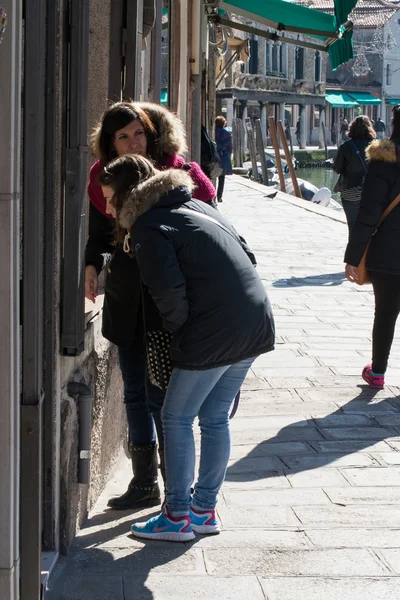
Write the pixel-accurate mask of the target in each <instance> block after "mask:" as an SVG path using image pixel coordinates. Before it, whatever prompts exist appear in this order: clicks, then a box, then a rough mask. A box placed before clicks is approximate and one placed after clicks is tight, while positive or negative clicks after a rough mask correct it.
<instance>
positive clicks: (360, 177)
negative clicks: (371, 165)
mask: <svg viewBox="0 0 400 600" xmlns="http://www.w3.org/2000/svg"><path fill="white" fill-rule="evenodd" d="M347 137H348V139H347V140H346V141H345V142H343V143H342V145H341V146H340V148H339V150H338V152H337V155H336V158H335V162H334V163H333V169H334V171H336V173H338V174H339V175H340V177H339V180H338V182H337V184H336V186H335V189H334V191H338V192H340V195H341V198H342V206H343V210H344V212H345V215H346V219H347V225H348V227H349V232H350V231H351V228H352V227H353V224H354V221H355V220H356V217H357V213H358V209H359V206H360V200H361V192H362V186H363V182H364V177H365V174H366V172H367V165H366V162H365V160H366V159H365V151H366V149H367V147H368V146H369V144H370V143H371V142H372V140H374V139H375V138H376V133H375V130H374V128H373V126H372V123H371V121H370V120H369V118H368V117H366V116H360V117H356V118H355V119H354V121H352V122H351V124H350V128H349V131H348V134H347Z"/></svg>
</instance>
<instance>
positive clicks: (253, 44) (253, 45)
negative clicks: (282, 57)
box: [249, 39, 258, 75]
mask: <svg viewBox="0 0 400 600" xmlns="http://www.w3.org/2000/svg"><path fill="white" fill-rule="evenodd" d="M249 73H251V74H252V75H256V74H257V73H258V40H255V39H252V40H250V60H249Z"/></svg>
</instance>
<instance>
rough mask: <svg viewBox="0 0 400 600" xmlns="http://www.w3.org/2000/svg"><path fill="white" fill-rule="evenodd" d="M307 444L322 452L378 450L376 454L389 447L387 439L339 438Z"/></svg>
mask: <svg viewBox="0 0 400 600" xmlns="http://www.w3.org/2000/svg"><path fill="white" fill-rule="evenodd" d="M309 445H310V446H311V447H312V448H314V450H316V451H317V452H323V453H325V452H328V453H335V452H338V453H347V452H349V453H352V452H374V453H376V452H379V455H377V456H380V454H381V453H382V451H383V452H385V451H387V450H388V448H389V445H388V443H387V441H384V442H374V441H373V440H354V441H353V440H340V441H339V442H334V441H333V442H325V441H323V442H309ZM373 456H375V454H373ZM399 456H400V454H399ZM378 460H379V458H378ZM399 464H400V463H399Z"/></svg>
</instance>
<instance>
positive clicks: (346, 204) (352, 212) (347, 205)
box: [342, 198, 360, 233]
mask: <svg viewBox="0 0 400 600" xmlns="http://www.w3.org/2000/svg"><path fill="white" fill-rule="evenodd" d="M342 206H343V210H344V214H345V215H346V219H347V226H348V228H349V233H350V231H351V230H352V227H353V225H354V223H355V221H356V219H357V215H358V209H359V208H360V203H359V202H357V201H356V200H355V201H353V200H343V198H342Z"/></svg>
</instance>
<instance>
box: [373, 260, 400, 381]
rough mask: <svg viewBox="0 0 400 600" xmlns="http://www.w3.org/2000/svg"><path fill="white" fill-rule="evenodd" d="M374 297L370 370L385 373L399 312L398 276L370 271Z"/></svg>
mask: <svg viewBox="0 0 400 600" xmlns="http://www.w3.org/2000/svg"><path fill="white" fill-rule="evenodd" d="M370 277H371V282H372V286H373V288H374V295H375V319H374V327H373V331H372V370H373V371H374V373H385V371H386V369H387V364H388V359H389V354H390V349H391V347H392V342H393V336H394V330H395V326H396V321H397V317H398V316H399V312H400V275H388V274H387V273H378V272H377V271H370Z"/></svg>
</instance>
